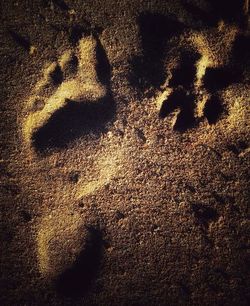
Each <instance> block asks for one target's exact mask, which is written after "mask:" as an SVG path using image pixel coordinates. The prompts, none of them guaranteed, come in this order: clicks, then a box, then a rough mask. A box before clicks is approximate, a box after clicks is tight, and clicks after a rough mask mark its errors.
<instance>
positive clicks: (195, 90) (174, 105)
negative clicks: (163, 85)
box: [158, 52, 242, 132]
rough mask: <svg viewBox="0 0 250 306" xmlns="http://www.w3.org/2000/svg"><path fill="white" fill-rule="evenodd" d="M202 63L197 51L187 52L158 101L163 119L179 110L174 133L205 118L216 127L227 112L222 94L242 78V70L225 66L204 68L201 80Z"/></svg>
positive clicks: (190, 126)
mask: <svg viewBox="0 0 250 306" xmlns="http://www.w3.org/2000/svg"><path fill="white" fill-rule="evenodd" d="M202 60H203V57H202V56H200V55H199V54H196V53H195V52H184V53H183V54H182V57H181V59H180V61H179V65H178V66H177V67H176V68H175V69H174V70H173V72H172V76H171V77H170V80H169V82H168V88H167V90H166V91H165V92H164V93H163V95H162V96H161V97H160V98H159V100H158V105H160V111H159V117H160V118H162V119H164V118H166V117H167V116H168V115H169V114H170V113H172V112H174V111H177V114H176V117H175V120H174V124H173V130H176V131H181V132H184V131H186V130H187V129H189V128H192V127H195V126H196V125H197V124H198V123H199V121H201V120H202V119H204V118H205V119H206V120H207V122H208V123H209V124H210V125H212V124H215V123H216V122H217V121H218V120H219V119H220V117H221V116H222V114H223V112H224V108H223V101H222V100H221V97H220V94H219V93H220V91H221V90H223V89H225V88H226V87H228V86H230V85H231V84H234V83H238V82H240V81H241V79H242V75H241V72H240V71H237V69H232V67H226V66H225V67H219V68H218V67H205V69H204V67H203V68H202V69H204V75H203V76H201V77H199V75H200V74H201V73H200V71H199V70H200V69H201V62H202Z"/></svg>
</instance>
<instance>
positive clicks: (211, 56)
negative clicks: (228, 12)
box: [188, 21, 239, 75]
mask: <svg viewBox="0 0 250 306" xmlns="http://www.w3.org/2000/svg"><path fill="white" fill-rule="evenodd" d="M238 31H239V30H238V28H237V27H236V26H231V25H230V26H229V25H227V24H225V23H224V22H223V21H221V22H220V23H219V24H218V27H217V29H213V30H211V31H207V32H202V33H201V32H193V33H192V35H191V36H190V37H189V39H188V40H189V41H190V43H191V44H192V45H193V47H194V48H196V49H197V50H198V52H199V53H200V54H201V55H202V59H201V63H200V64H202V65H201V66H200V72H199V74H201V75H202V73H203V70H204V68H203V66H206V67H219V66H221V65H224V64H225V63H226V61H227V60H228V56H229V54H230V51H231V48H232V45H233V42H234V40H235V38H236V35H237V33H238ZM204 64H205V65H204Z"/></svg>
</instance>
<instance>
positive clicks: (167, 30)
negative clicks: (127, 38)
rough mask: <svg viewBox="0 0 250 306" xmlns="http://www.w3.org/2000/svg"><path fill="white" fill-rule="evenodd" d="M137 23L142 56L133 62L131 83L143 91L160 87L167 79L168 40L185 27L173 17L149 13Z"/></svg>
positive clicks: (135, 58)
mask: <svg viewBox="0 0 250 306" xmlns="http://www.w3.org/2000/svg"><path fill="white" fill-rule="evenodd" d="M137 22H138V26H139V31H140V38H141V44H142V55H141V56H136V57H134V58H133V59H132V60H131V66H132V72H131V75H130V76H129V79H130V83H131V85H132V86H134V87H139V88H142V89H143V88H144V89H145V88H146V87H149V86H160V85H161V84H162V83H163V82H164V81H165V78H166V75H165V69H164V63H163V61H164V58H165V51H166V49H167V43H169V42H168V40H170V39H171V38H172V37H174V36H177V35H180V33H181V32H182V31H183V25H182V24H181V23H180V22H178V21H176V20H174V19H173V18H171V17H167V16H164V15H162V14H153V13H149V12H144V13H142V14H141V15H140V16H139V17H138V19H137Z"/></svg>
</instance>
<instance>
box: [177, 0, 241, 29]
mask: <svg viewBox="0 0 250 306" xmlns="http://www.w3.org/2000/svg"><path fill="white" fill-rule="evenodd" d="M244 1H246V0H236V1H228V0H219V1H218V0H206V2H207V4H208V9H207V10H205V9H204V10H203V9H201V8H200V7H199V6H197V5H195V4H193V3H192V2H188V1H186V0H182V1H181V3H182V5H183V7H184V8H185V10H186V11H187V12H188V13H190V14H191V15H193V17H194V18H195V19H197V20H198V21H201V22H203V23H204V24H206V25H208V26H215V25H216V24H217V23H218V21H220V20H221V19H223V20H225V21H227V22H239V23H242V22H244V18H245V16H244Z"/></svg>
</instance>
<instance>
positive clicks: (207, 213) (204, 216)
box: [191, 203, 219, 228]
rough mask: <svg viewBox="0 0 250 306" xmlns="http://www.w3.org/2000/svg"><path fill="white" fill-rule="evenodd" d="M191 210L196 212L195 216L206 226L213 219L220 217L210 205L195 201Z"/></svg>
mask: <svg viewBox="0 0 250 306" xmlns="http://www.w3.org/2000/svg"><path fill="white" fill-rule="evenodd" d="M191 210H192V212H193V213H194V217H195V218H196V220H197V221H198V223H199V224H200V225H202V226H204V227H205V228H207V227H208V224H209V223H210V222H212V221H216V220H217V219H218V217H219V215H218V213H217V211H216V210H215V209H214V208H212V207H208V206H204V205H203V204H200V203H193V204H192V205H191Z"/></svg>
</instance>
